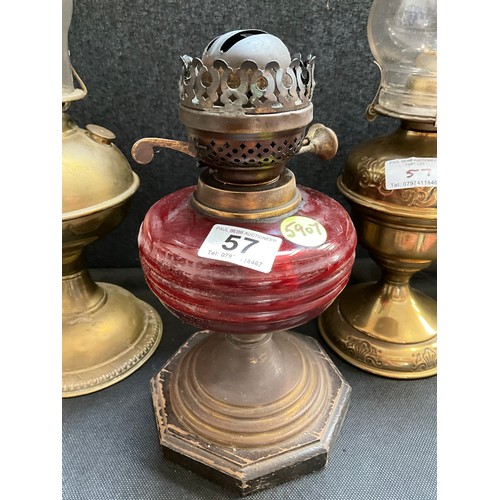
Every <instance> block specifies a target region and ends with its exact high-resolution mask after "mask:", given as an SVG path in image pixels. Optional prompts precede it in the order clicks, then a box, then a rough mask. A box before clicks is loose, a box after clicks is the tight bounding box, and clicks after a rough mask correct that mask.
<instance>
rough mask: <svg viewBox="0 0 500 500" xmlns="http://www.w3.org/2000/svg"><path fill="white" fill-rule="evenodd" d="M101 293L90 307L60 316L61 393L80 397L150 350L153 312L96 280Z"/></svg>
mask: <svg viewBox="0 0 500 500" xmlns="http://www.w3.org/2000/svg"><path fill="white" fill-rule="evenodd" d="M95 285H96V286H97V290H98V292H101V293H102V292H104V293H102V297H101V299H100V300H99V302H98V303H97V304H95V306H94V307H92V308H91V309H87V310H86V311H83V312H79V313H75V312H73V313H67V314H63V317H62V354H63V356H62V359H63V366H62V370H63V373H62V397H63V398H69V397H74V396H82V395H84V394H89V393H92V392H96V391H99V390H101V389H105V388H106V387H109V386H111V385H113V384H116V383H117V382H119V381H121V380H123V379H124V378H126V377H128V376H129V375H130V374H132V373H133V372H134V371H136V370H137V369H138V368H139V367H140V366H142V365H143V364H144V363H145V362H146V361H147V360H148V359H149V357H150V356H151V355H152V354H153V353H154V351H155V349H156V347H157V346H158V344H159V342H160V339H161V334H162V322H161V318H160V316H159V314H158V313H157V312H156V311H155V310H154V309H153V308H152V307H151V306H149V305H148V304H146V303H145V302H143V301H142V300H139V299H138V298H137V297H135V296H134V295H133V294H132V293H130V292H128V291H127V290H125V289H123V288H121V287H119V286H116V285H112V284H109V283H96V284H95Z"/></svg>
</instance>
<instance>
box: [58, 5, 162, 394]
mask: <svg viewBox="0 0 500 500" xmlns="http://www.w3.org/2000/svg"><path fill="white" fill-rule="evenodd" d="M72 12H73V3H72V2H71V0H63V43H62V46H63V51H62V59H63V61H62V110H63V111H62V188H63V189H62V212H63V213H62V396H63V397H64V398H68V397H73V396H81V395H84V394H88V393H91V392H95V391H98V390H100V389H104V388H105V387H108V386H110V385H112V384H115V383H116V382H119V381H120V380H122V379H124V378H125V377H127V376H128V375H130V374H131V373H132V372H134V371H135V370H137V368H139V367H140V366H141V365H142V364H143V363H144V362H145V361H146V360H147V359H148V358H149V357H150V356H151V354H152V353H153V352H154V350H155V349H156V347H157V345H158V343H159V341H160V338H161V333H162V323H161V319H160V317H159V315H158V313H157V312H156V311H155V310H154V309H153V308H152V307H151V306H149V305H148V304H146V303H145V302H143V301H141V300H139V299H137V298H136V297H135V296H134V295H133V294H131V293H130V292H128V291H127V290H124V289H123V288H121V287H118V286H116V285H113V284H109V283H96V282H95V281H93V280H92V278H91V276H90V274H89V272H88V270H87V269H86V266H85V261H84V250H85V247H86V246H87V245H89V244H91V243H92V242H93V241H95V240H96V239H97V238H99V237H100V236H102V235H103V234H105V233H107V232H109V231H111V230H112V229H113V228H115V227H116V226H117V225H118V224H119V223H120V222H121V221H122V219H123V218H124V217H125V215H126V213H127V209H128V207H129V202H130V199H131V196H132V195H133V194H134V193H135V191H136V190H137V188H138V187H139V178H138V176H137V175H136V174H135V173H134V172H133V171H132V169H131V168H130V165H129V163H128V162H127V160H126V158H125V156H124V155H123V154H122V153H121V152H120V151H119V149H118V148H117V147H116V146H115V145H114V144H113V139H114V138H115V136H114V134H113V133H112V132H111V131H109V130H107V129H105V128H103V127H100V126H97V125H87V127H86V128H85V129H81V128H80V127H79V126H78V125H77V124H76V123H75V122H74V121H73V120H72V118H71V117H70V115H69V114H68V109H69V107H70V105H71V103H72V102H73V101H76V100H79V99H82V98H84V97H85V96H86V94H87V90H86V88H85V85H84V84H83V82H82V81H81V79H80V78H79V77H78V75H77V74H76V72H75V71H74V69H73V68H72V66H71V63H70V60H69V52H68V31H69V26H70V23H71V17H72ZM73 77H76V79H77V80H78V82H79V84H80V88H75V86H74V79H73Z"/></svg>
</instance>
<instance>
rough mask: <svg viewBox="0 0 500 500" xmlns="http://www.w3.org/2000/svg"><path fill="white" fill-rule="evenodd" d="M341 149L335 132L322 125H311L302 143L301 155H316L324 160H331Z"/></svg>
mask: <svg viewBox="0 0 500 500" xmlns="http://www.w3.org/2000/svg"><path fill="white" fill-rule="evenodd" d="M338 149H339V141H338V139H337V134H335V132H334V131H333V130H332V129H330V128H328V127H325V125H322V124H321V123H315V124H314V125H311V127H310V128H309V130H308V131H307V135H306V137H305V138H304V140H303V141H302V147H301V148H300V151H299V154H302V153H314V154H315V155H316V156H318V157H319V158H321V159H322V160H331V159H332V158H333V157H334V156H335V155H336V154H337V151H338Z"/></svg>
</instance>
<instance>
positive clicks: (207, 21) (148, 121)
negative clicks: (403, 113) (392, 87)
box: [69, 0, 398, 267]
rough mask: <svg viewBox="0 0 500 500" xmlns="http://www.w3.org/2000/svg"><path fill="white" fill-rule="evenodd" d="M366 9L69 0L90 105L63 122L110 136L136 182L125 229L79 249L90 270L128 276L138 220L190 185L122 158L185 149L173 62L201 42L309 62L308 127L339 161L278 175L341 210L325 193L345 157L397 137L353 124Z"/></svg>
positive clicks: (370, 66)
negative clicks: (167, 142) (144, 146)
mask: <svg viewBox="0 0 500 500" xmlns="http://www.w3.org/2000/svg"><path fill="white" fill-rule="evenodd" d="M370 5H371V0H311V1H308V2H304V1H300V0H291V1H289V2H269V1H262V0H241V1H239V2H234V1H228V0H206V1H200V2H195V1H189V0H187V1H186V0H141V1H137V0H106V1H102V0H74V10H73V19H72V24H71V28H70V32H69V47H70V51H71V61H72V64H73V66H74V67H75V69H76V70H77V72H78V73H79V75H80V76H81V77H82V79H83V81H84V82H85V84H86V86H87V87H88V91H89V94H88V96H87V97H86V98H85V99H84V100H83V101H79V102H76V103H75V104H74V105H73V106H72V107H71V109H70V114H71V115H72V116H73V118H74V119H75V120H76V121H77V123H78V124H79V125H80V126H81V127H84V126H85V125H86V124H88V123H96V124H98V125H102V126H104V127H107V128H109V129H110V130H112V131H113V132H114V133H115V135H116V136H117V139H116V141H115V143H116V145H117V146H118V147H119V148H120V149H121V150H122V152H123V153H124V154H125V155H126V157H127V158H128V160H129V161H130V164H131V167H132V168H133V169H134V171H135V172H136V173H137V174H138V175H139V177H140V180H141V186H140V187H139V190H138V191H137V192H136V194H135V195H134V196H133V198H132V205H131V209H130V212H129V214H128V216H127V217H126V218H125V220H124V221H123V222H122V223H121V225H120V226H119V227H117V228H116V229H115V230H114V231H112V232H111V233H109V234H107V235H106V236H104V237H103V238H102V239H101V240H99V241H97V242H95V243H93V244H92V245H91V246H90V247H88V252H87V257H88V264H89V267H134V266H139V260H138V253H137V233H138V230H139V226H140V223H141V221H142V220H143V218H144V215H145V214H146V212H147V210H148V209H149V208H150V207H151V205H153V203H155V202H156V201H157V200H158V199H160V198H161V197H163V196H165V195H166V194H168V193H171V192H172V191H175V190H177V189H180V188H182V187H185V186H188V185H192V184H194V183H195V182H196V179H197V175H198V170H197V167H196V161H195V160H193V159H192V158H188V157H187V156H184V155H182V154H180V153H177V152H175V151H167V150H162V151H161V152H160V153H159V154H157V155H156V157H155V159H154V160H153V162H152V163H151V164H149V165H147V166H141V165H138V164H136V163H135V162H134V161H133V160H132V158H131V156H130V149H131V147H132V145H133V144H134V142H135V141H136V140H138V139H140V138H142V137H148V136H149V137H151V136H157V137H166V138H174V139H182V140H184V139H186V136H185V133H184V129H183V126H182V124H181V122H180V120H179V117H178V91H177V82H178V79H179V76H180V70H181V61H180V56H181V55H183V54H188V55H191V56H201V54H202V52H203V49H204V48H205V46H206V45H207V44H208V43H209V42H210V41H211V40H212V38H214V37H215V36H217V35H220V34H223V33H226V32H227V31H230V30H233V29H243V28H258V29H263V30H265V31H268V32H269V33H272V34H273V35H276V36H278V37H279V38H281V39H282V40H283V42H284V43H285V44H286V45H287V47H288V49H289V50H290V52H291V53H292V55H293V54H295V53H297V52H300V53H301V54H303V55H307V54H309V53H311V54H314V55H315V56H316V58H317V64H316V74H315V77H316V82H317V84H316V90H315V94H314V98H313V101H314V106H315V108H314V121H315V122H320V123H323V124H325V125H327V126H329V127H331V128H332V129H334V130H335V131H336V133H337V135H338V138H339V144H340V146H339V153H338V155H337V156H336V157H335V158H334V159H333V160H330V161H328V162H322V161H321V160H319V159H317V158H316V157H314V156H312V155H303V156H299V157H296V158H293V159H292V160H291V161H290V162H289V167H290V168H291V170H292V171H293V172H294V173H295V175H296V178H297V182H298V183H300V184H302V185H304V186H310V187H312V188H315V189H318V190H320V191H322V192H324V193H326V194H327V195H329V196H331V197H333V198H335V199H337V200H338V201H340V202H341V203H342V204H343V205H344V206H345V207H346V208H348V209H349V207H348V205H347V203H346V202H345V200H344V199H343V197H342V196H341V195H340V193H339V192H338V190H337V187H336V179H337V177H338V175H339V173H340V171H341V169H342V168H343V166H344V164H345V160H346V157H347V154H348V152H349V150H350V149H351V147H352V146H353V145H355V144H357V143H359V142H361V141H363V140H365V139H367V138H369V137H373V136H375V135H378V134H382V133H386V132H388V131H392V130H393V129H395V128H397V126H398V122H397V121H395V120H393V119H390V118H384V117H380V118H378V119H377V120H376V121H375V122H374V123H369V122H367V120H366V119H365V118H364V111H365V109H366V107H367V106H368V104H369V103H370V102H371V101H372V99H373V96H374V94H375V92H376V90H377V87H378V83H379V74H378V69H377V67H376V66H375V64H374V63H373V57H372V54H371V52H370V49H369V46H368V40H367V35H366V25H367V19H368V12H369V8H370Z"/></svg>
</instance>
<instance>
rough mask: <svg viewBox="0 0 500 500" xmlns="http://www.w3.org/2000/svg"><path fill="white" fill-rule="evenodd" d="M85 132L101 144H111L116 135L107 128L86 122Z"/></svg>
mask: <svg viewBox="0 0 500 500" xmlns="http://www.w3.org/2000/svg"><path fill="white" fill-rule="evenodd" d="M85 128H86V129H87V132H88V133H89V136H90V138H91V139H93V140H94V141H96V142H100V143H102V144H111V143H112V142H113V141H114V140H115V139H116V135H115V134H113V132H111V130H108V129H107V128H104V127H101V126H100V125H93V124H92V123H90V124H88V125H87V126H86V127H85Z"/></svg>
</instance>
